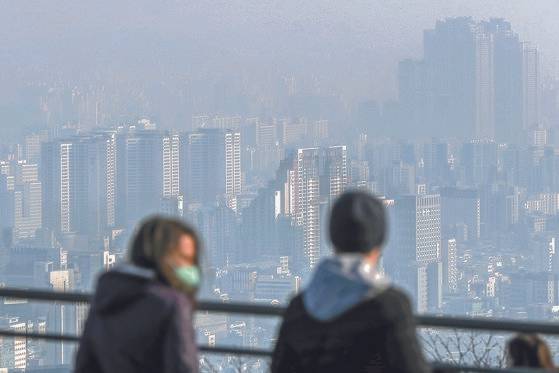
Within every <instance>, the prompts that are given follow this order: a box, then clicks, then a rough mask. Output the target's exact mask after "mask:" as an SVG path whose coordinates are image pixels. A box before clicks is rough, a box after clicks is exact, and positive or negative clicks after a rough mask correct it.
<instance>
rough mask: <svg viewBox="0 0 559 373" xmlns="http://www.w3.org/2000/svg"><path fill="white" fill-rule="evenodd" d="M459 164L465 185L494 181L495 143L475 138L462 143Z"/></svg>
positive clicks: (495, 170) (477, 184) (495, 163)
mask: <svg viewBox="0 0 559 373" xmlns="http://www.w3.org/2000/svg"><path fill="white" fill-rule="evenodd" d="M460 166H461V168H462V172H463V175H464V182H465V184H466V185H467V186H479V185H484V184H490V183H492V182H494V181H495V177H496V175H497V144H496V143H494V142H492V141H477V140H476V141H471V142H469V143H465V144H463V146H462V149H461V154H460Z"/></svg>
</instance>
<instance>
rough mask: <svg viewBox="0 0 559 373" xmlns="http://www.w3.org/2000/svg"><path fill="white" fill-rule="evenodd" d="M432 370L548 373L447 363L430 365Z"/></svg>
mask: <svg viewBox="0 0 559 373" xmlns="http://www.w3.org/2000/svg"><path fill="white" fill-rule="evenodd" d="M431 367H432V368H433V370H434V371H435V372H436V371H442V372H444V373H450V372H468V373H545V372H548V371H547V370H544V369H534V368H495V367H476V366H471V365H458V364H447V363H437V362H435V363H432V364H431Z"/></svg>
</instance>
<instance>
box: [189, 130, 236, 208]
mask: <svg viewBox="0 0 559 373" xmlns="http://www.w3.org/2000/svg"><path fill="white" fill-rule="evenodd" d="M182 142H183V144H182V147H183V148H182V150H181V157H182V160H184V161H183V162H181V171H182V172H181V174H182V175H183V179H182V180H184V185H183V188H184V189H183V194H184V196H185V201H186V203H187V204H202V205H208V206H211V205H215V204H216V202H217V201H219V200H225V201H226V203H227V206H228V207H230V208H232V209H233V210H236V208H237V203H236V198H237V196H238V195H239V194H240V193H241V191H242V175H241V171H242V168H241V134H240V132H236V131H230V130H220V129H199V130H197V131H195V132H192V133H189V134H187V135H185V136H183V138H182Z"/></svg>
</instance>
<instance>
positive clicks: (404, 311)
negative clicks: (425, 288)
mask: <svg viewBox="0 0 559 373" xmlns="http://www.w3.org/2000/svg"><path fill="white" fill-rule="evenodd" d="M363 306H364V307H365V308H373V307H374V308H375V309H376V310H377V311H378V312H379V314H380V315H381V317H382V318H384V319H386V320H387V321H398V320H402V319H405V318H409V317H412V307H411V302H410V299H409V297H408V296H407V295H406V294H405V293H404V292H403V291H402V290H400V289H398V288H396V287H394V286H390V287H388V288H387V289H386V290H384V291H383V292H382V293H381V294H379V295H377V296H376V297H374V298H372V299H370V300H369V301H367V302H365V304H364V305H363Z"/></svg>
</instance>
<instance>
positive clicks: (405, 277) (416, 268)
mask: <svg viewBox="0 0 559 373" xmlns="http://www.w3.org/2000/svg"><path fill="white" fill-rule="evenodd" d="M393 232H394V234H393V237H394V241H395V242H394V247H393V249H392V250H393V252H392V253H388V252H387V255H388V256H387V258H386V264H387V269H388V270H389V274H390V275H391V276H394V277H395V278H396V279H398V280H400V281H401V283H402V284H404V286H405V287H406V288H407V290H408V291H410V293H411V294H412V296H413V298H414V301H415V302H416V303H415V305H416V308H417V310H418V311H419V312H424V311H427V310H429V309H436V308H438V307H439V306H440V304H438V303H439V302H438V300H439V299H440V292H441V288H440V286H439V282H440V278H442V273H440V257H441V255H440V251H441V203H440V196H439V195H436V194H432V195H408V196H401V197H398V198H397V199H396V201H395V206H394V225H393ZM433 301H434V303H433Z"/></svg>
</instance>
